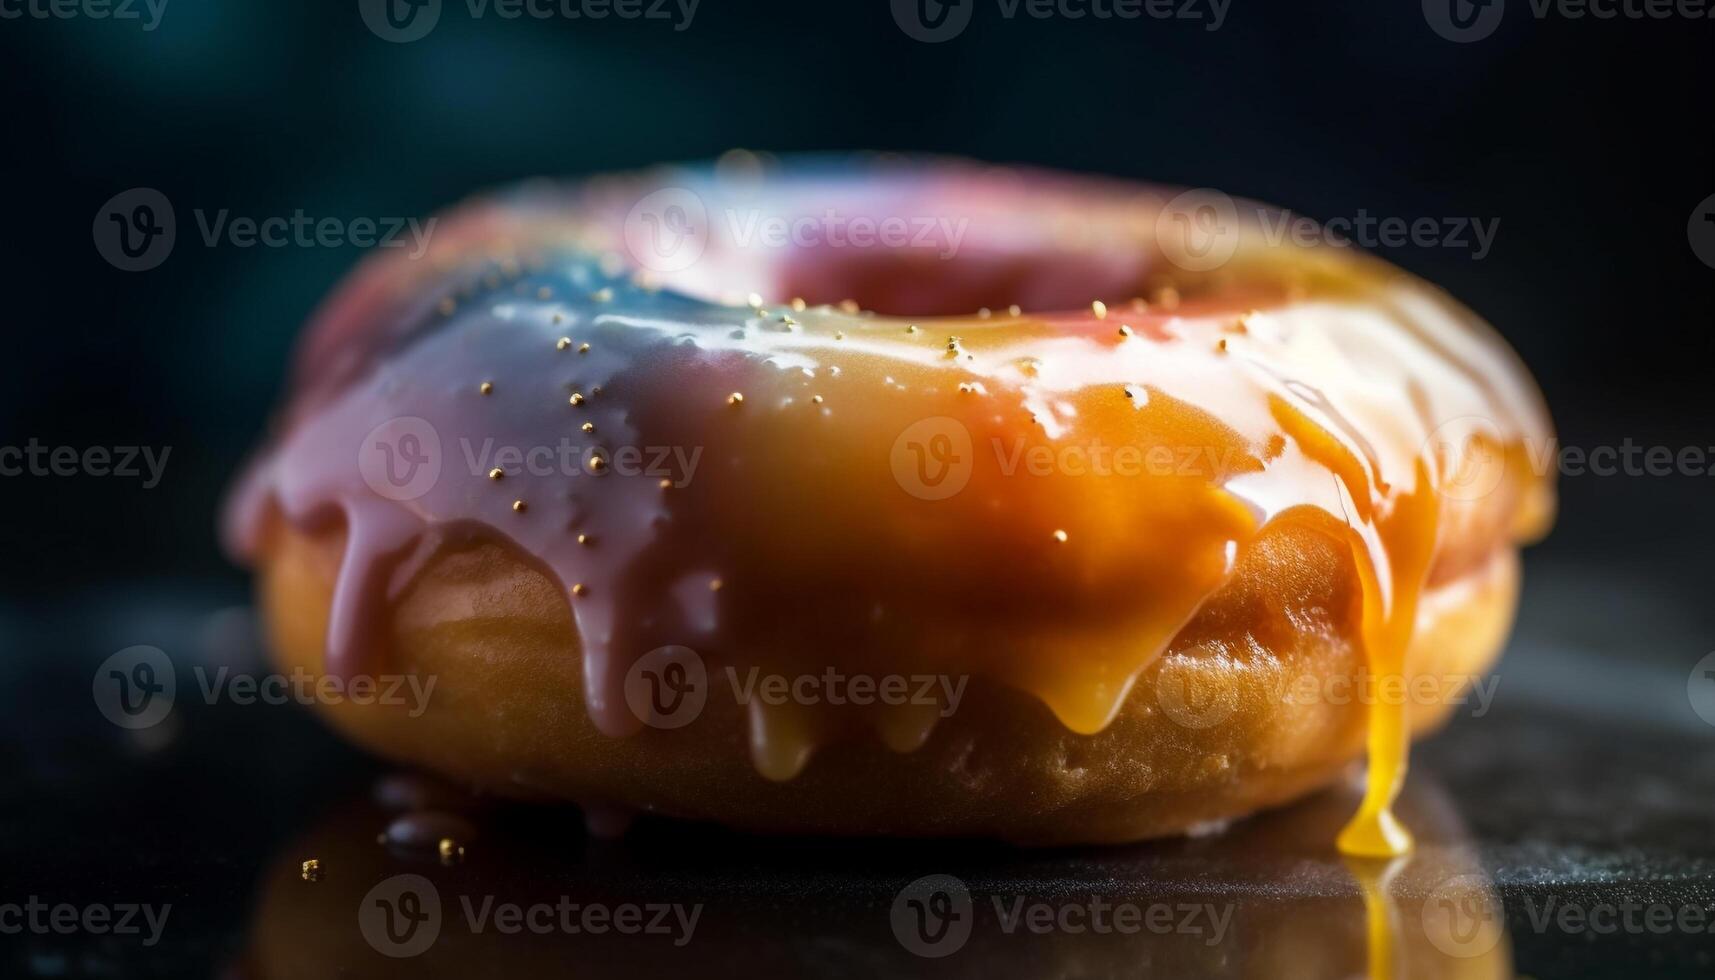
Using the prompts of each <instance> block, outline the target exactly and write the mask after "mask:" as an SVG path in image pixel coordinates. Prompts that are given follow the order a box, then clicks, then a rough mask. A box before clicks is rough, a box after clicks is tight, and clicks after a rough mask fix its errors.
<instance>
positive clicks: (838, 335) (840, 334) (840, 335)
mask: <svg viewBox="0 0 1715 980" xmlns="http://www.w3.org/2000/svg"><path fill="white" fill-rule="evenodd" d="M834 339H835V340H844V339H846V332H845V331H844V330H835V331H834Z"/></svg>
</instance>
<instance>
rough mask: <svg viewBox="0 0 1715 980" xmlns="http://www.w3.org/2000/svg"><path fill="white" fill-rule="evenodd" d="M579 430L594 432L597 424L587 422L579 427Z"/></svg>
mask: <svg viewBox="0 0 1715 980" xmlns="http://www.w3.org/2000/svg"><path fill="white" fill-rule="evenodd" d="M578 428H580V429H582V430H584V431H585V432H594V431H595V423H594V422H585V423H584V424H583V425H580V426H578Z"/></svg>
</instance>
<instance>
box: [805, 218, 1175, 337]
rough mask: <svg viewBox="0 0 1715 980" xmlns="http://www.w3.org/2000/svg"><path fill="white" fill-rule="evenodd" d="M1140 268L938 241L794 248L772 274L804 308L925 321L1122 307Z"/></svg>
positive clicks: (1098, 258)
mask: <svg viewBox="0 0 1715 980" xmlns="http://www.w3.org/2000/svg"><path fill="white" fill-rule="evenodd" d="M1145 265H1146V263H1145V262H1144V261H1143V259H1142V257H1141V256H1137V255H1124V254H1112V253H1109V254H1100V253H1092V252H1087V251H1079V252H1068V251H1053V250H1043V251H1040V252H1034V253H1026V252H1022V251H1016V250H1002V249H996V248H993V247H987V248H983V247H979V246H977V245H975V244H973V243H971V242H969V241H960V240H959V239H958V238H956V237H954V236H945V237H944V240H941V241H937V242H934V243H932V244H925V245H922V246H920V247H914V246H910V245H906V246H900V247H887V246H881V245H876V246H869V247H838V246H834V245H826V244H824V245H815V246H810V247H800V248H796V249H793V250H792V251H791V252H789V253H788V254H787V256H786V257H785V260H784V261H783V262H782V263H781V265H780V266H779V267H778V268H777V270H776V274H777V277H778V278H777V284H778V291H779V293H780V295H782V296H797V297H802V298H803V299H804V300H805V301H806V302H808V303H810V304H811V305H817V304H822V303H839V302H842V301H844V300H855V301H856V302H857V304H858V305H859V306H860V307H862V308H863V309H866V310H873V311H875V312H877V313H882V314H887V315H891V316H923V317H931V316H961V315H969V314H971V313H973V312H975V311H977V310H979V309H982V308H985V307H986V308H988V309H991V310H1004V309H1006V308H1007V307H1008V306H1011V305H1014V304H1016V305H1018V306H1020V307H1023V308H1024V309H1027V310H1031V311H1036V312H1042V311H1050V310H1073V309H1078V308H1081V307H1087V306H1089V305H1090V301H1091V300H1094V299H1105V300H1107V301H1109V302H1112V301H1115V300H1123V299H1126V298H1128V297H1131V296H1136V295H1141V294H1142V293H1144V292H1146V291H1147V284H1146V276H1145V271H1146V270H1145Z"/></svg>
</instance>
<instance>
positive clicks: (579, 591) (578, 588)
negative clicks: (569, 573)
mask: <svg viewBox="0 0 1715 980" xmlns="http://www.w3.org/2000/svg"><path fill="white" fill-rule="evenodd" d="M589 591H590V587H589V586H587V585H585V584H584V583H582V582H579V583H578V584H576V585H574V586H572V595H589Z"/></svg>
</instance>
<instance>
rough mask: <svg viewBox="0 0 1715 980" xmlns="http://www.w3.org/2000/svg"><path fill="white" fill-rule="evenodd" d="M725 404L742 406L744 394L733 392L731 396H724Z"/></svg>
mask: <svg viewBox="0 0 1715 980" xmlns="http://www.w3.org/2000/svg"><path fill="white" fill-rule="evenodd" d="M726 403H727V404H728V405H743V404H744V392H742V391H735V392H733V393H732V394H730V395H728V396H726Z"/></svg>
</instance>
